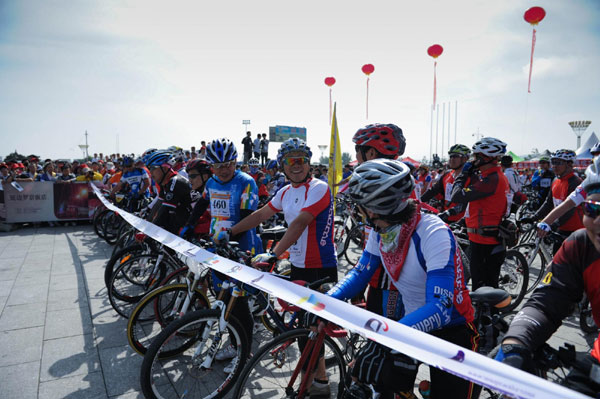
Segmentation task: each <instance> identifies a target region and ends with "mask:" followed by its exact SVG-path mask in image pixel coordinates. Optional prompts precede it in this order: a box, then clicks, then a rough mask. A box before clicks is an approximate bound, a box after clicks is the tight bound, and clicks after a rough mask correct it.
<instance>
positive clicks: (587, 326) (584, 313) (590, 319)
mask: <svg viewBox="0 0 600 399" xmlns="http://www.w3.org/2000/svg"><path fill="white" fill-rule="evenodd" d="M579 327H580V328H581V331H583V332H585V333H588V334H595V333H596V332H597V331H598V326H597V325H596V322H595V321H594V316H593V315H592V308H591V307H590V301H589V300H588V299H586V300H585V302H584V303H583V304H582V305H581V311H580V312H579Z"/></svg>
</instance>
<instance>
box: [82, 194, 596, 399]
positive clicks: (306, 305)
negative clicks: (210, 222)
mask: <svg viewBox="0 0 600 399" xmlns="http://www.w3.org/2000/svg"><path fill="white" fill-rule="evenodd" d="M93 189H94V191H95V192H96V195H97V196H98V197H99V198H100V199H101V200H102V202H103V203H104V205H105V206H106V207H107V208H109V209H111V210H113V211H116V212H118V213H119V215H121V216H122V217H123V218H124V219H125V220H126V221H127V222H128V223H130V224H131V225H133V226H134V227H135V228H136V229H138V230H140V231H142V232H143V233H144V234H146V235H148V236H150V237H152V238H153V239H155V240H157V241H159V242H161V243H162V244H164V245H166V246H168V247H170V248H172V249H174V250H175V251H177V252H179V253H181V254H183V255H186V256H189V257H192V258H193V259H194V260H196V261H197V262H203V263H205V264H206V265H207V266H209V267H211V268H213V269H215V270H217V271H219V272H221V273H224V274H226V275H228V276H230V277H232V278H235V279H236V280H238V281H241V282H243V283H247V284H249V285H251V286H253V287H255V288H258V289H260V290H261V291H265V292H267V293H269V294H271V295H274V296H276V297H278V298H281V299H283V300H285V301H286V302H289V303H293V304H295V305H297V306H299V307H301V308H303V309H305V310H307V311H309V312H312V313H316V314H318V315H319V316H320V317H322V318H324V319H327V320H329V321H331V322H333V323H335V324H337V325H339V326H341V327H343V328H345V329H347V330H350V331H353V332H357V333H359V334H361V335H364V336H365V337H367V338H370V339H372V340H374V341H376V342H379V343H381V344H383V345H385V346H387V347H390V348H392V349H395V350H397V351H399V352H402V353H404V354H406V355H408V356H411V357H414V358H415V359H418V360H420V361H422V362H424V363H427V364H429V365H432V366H434V367H437V368H440V369H442V370H445V371H447V372H449V373H452V374H455V375H458V376H460V377H462V378H465V379H468V380H471V381H473V382H476V383H478V384H480V385H484V386H486V387H488V388H491V389H494V390H496V391H500V392H503V393H506V394H507V395H510V396H511V397H515V398H523V399H533V398H535V399H564V398H573V399H577V398H587V396H585V395H582V394H580V393H577V392H575V391H572V390H570V389H568V388H565V387H562V386H559V385H557V384H554V383H552V382H550V381H546V380H544V379H542V378H539V377H536V376H534V375H532V374H529V373H526V372H524V371H521V370H518V369H516V368H514V367H510V366H508V365H505V364H503V363H500V362H497V361H495V360H493V359H490V358H487V357H485V356H483V355H480V354H478V353H475V352H472V351H470V350H468V349H465V348H462V347H460V346H458V345H455V344H452V343H450V342H447V341H444V340H442V339H440V338H437V337H434V336H432V335H429V334H426V333H423V332H421V331H418V330H415V329H413V328H410V327H407V326H405V325H402V324H400V323H398V322H395V321H393V320H390V319H387V318H385V317H383V316H379V315H376V314H375V313H371V312H369V311H367V310H364V309H361V308H358V307H356V306H353V305H351V304H349V303H346V302H343V301H340V300H337V299H334V298H331V297H329V296H327V295H325V294H322V293H320V292H316V291H312V290H310V289H308V288H305V287H302V286H300V285H297V284H294V283H292V282H289V281H285V280H282V279H280V278H278V277H275V276H273V275H271V274H269V273H265V272H261V271H259V270H256V269H253V268H251V267H248V266H245V265H242V264H239V263H237V262H234V261H232V260H230V259H226V258H222V257H220V256H218V255H215V254H213V253H210V252H208V251H206V250H204V249H202V248H199V247H197V246H195V245H193V244H191V243H189V242H187V241H185V240H183V239H181V238H179V237H178V236H176V235H174V234H171V233H169V232H167V231H166V230H164V229H162V228H160V227H158V226H155V225H153V224H152V223H149V222H146V221H145V220H142V219H140V218H138V217H136V216H133V215H131V214H129V213H127V212H125V211H123V210H121V209H119V208H117V207H115V206H114V205H112V204H110V203H109V202H108V201H106V199H105V198H104V197H103V196H102V194H101V193H100V191H99V190H98V189H97V188H96V187H93Z"/></svg>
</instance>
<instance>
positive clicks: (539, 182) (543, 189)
mask: <svg viewBox="0 0 600 399" xmlns="http://www.w3.org/2000/svg"><path fill="white" fill-rule="evenodd" d="M539 164H540V167H539V169H537V170H536V171H535V172H533V177H532V178H531V187H532V188H533V189H534V190H536V191H537V193H538V201H539V204H541V203H542V202H544V200H545V199H546V197H548V192H550V186H552V180H554V177H555V175H554V172H553V171H552V169H550V158H549V157H547V156H545V155H544V156H541V157H540V161H539Z"/></svg>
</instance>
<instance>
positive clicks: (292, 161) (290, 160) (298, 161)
mask: <svg viewBox="0 0 600 399" xmlns="http://www.w3.org/2000/svg"><path fill="white" fill-rule="evenodd" d="M307 163H308V158H306V157H287V158H283V164H284V165H287V166H294V165H300V166H302V165H304V164H307Z"/></svg>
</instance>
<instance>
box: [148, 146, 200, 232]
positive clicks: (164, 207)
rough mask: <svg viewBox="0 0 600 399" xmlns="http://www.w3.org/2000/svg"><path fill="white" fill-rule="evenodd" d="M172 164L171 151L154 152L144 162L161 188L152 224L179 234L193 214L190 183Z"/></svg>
mask: <svg viewBox="0 0 600 399" xmlns="http://www.w3.org/2000/svg"><path fill="white" fill-rule="evenodd" d="M171 162H173V161H172V153H171V152H170V151H156V152H153V153H151V154H149V155H147V156H146V159H145V160H144V163H145V164H146V167H147V168H148V169H149V170H150V174H151V175H152V178H153V179H154V181H155V182H156V183H157V184H158V185H159V186H160V193H159V194H158V203H156V205H154V206H153V210H154V211H155V213H154V212H153V213H154V217H153V219H152V222H153V223H154V224H156V225H157V226H160V227H162V228H164V229H165V230H167V231H169V232H171V233H173V234H177V233H179V230H180V229H181V228H182V227H183V225H184V224H185V222H186V220H187V218H188V216H189V214H190V212H191V197H190V183H189V182H188V181H187V180H186V179H185V178H184V177H182V176H180V175H179V174H178V173H177V172H176V171H174V170H173V168H172V166H171ZM154 207H158V208H156V209H154Z"/></svg>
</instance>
